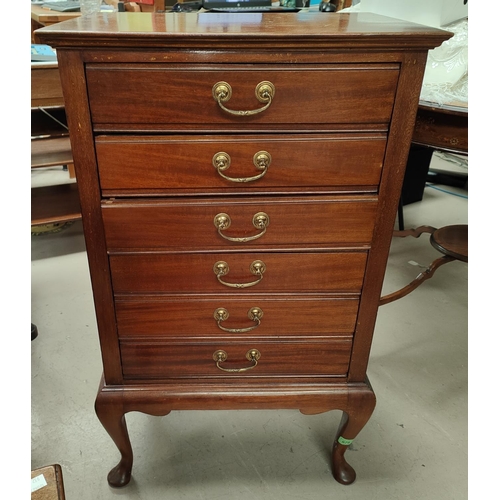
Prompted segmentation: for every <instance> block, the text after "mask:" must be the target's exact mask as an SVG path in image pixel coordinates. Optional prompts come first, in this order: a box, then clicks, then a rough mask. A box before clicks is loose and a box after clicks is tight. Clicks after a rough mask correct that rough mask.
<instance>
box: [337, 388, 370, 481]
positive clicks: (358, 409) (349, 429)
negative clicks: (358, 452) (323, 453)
mask: <svg viewBox="0 0 500 500" xmlns="http://www.w3.org/2000/svg"><path fill="white" fill-rule="evenodd" d="M370 394H371V395H370ZM374 409H375V394H374V393H373V392H371V393H368V394H367V393H365V394H363V396H362V397H361V398H359V399H358V400H357V401H356V400H355V401H352V400H351V401H350V407H349V409H346V410H344V412H343V414H342V420H341V421H340V425H339V429H338V431H337V435H336V437H335V441H334V443H333V450H332V472H333V477H334V478H335V479H336V480H337V481H338V482H339V483H341V484H346V485H347V484H352V483H353V482H354V480H355V479H356V472H355V470H354V469H353V468H352V467H351V466H350V465H349V464H348V463H347V461H346V459H345V458H344V454H345V452H346V450H347V448H348V447H349V445H350V444H351V442H352V441H353V440H354V438H355V437H356V436H357V435H358V434H359V432H361V430H362V429H363V427H364V426H365V425H366V423H367V422H368V420H369V419H370V417H371V414H372V413H373V410H374Z"/></svg>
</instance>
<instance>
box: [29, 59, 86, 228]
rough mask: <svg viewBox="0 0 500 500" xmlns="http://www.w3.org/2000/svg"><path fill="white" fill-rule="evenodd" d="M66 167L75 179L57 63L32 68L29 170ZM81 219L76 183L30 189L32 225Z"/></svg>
mask: <svg viewBox="0 0 500 500" xmlns="http://www.w3.org/2000/svg"><path fill="white" fill-rule="evenodd" d="M53 166H61V167H63V166H66V167H67V168H68V175H69V177H70V178H74V177H75V172H74V168H73V153H72V150H71V143H70V138H69V132H68V128H67V124H66V112H65V109H64V98H63V93H62V88H61V79H60V77H59V69H58V66H57V63H44V64H36V65H32V67H31V168H32V169H33V168H44V167H53ZM79 219H81V209H80V201H79V197H78V188H77V186H76V184H59V185H53V186H41V187H34V188H32V189H31V225H32V226H38V225H43V224H58V223H64V222H70V221H74V220H79Z"/></svg>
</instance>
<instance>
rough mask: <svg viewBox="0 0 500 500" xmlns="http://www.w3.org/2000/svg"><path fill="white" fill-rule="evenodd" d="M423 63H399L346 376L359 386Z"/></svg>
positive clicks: (410, 57) (412, 58)
mask: <svg viewBox="0 0 500 500" xmlns="http://www.w3.org/2000/svg"><path fill="white" fill-rule="evenodd" d="M426 59H427V52H415V53H407V54H404V55H403V59H402V64H401V73H400V78H399V83H398V90H397V92H396V100H395V103H394V110H393V118H392V122H391V126H390V130H389V137H388V141H387V151H386V156H385V161H384V167H383V169H382V178H381V182H380V191H379V207H378V213H377V216H376V219H375V228H374V232H373V243H372V248H371V250H370V252H369V254H368V261H367V267H366V279H365V284H364V287H363V293H362V296H361V303H360V309H359V316H358V322H357V328H356V331H355V334H354V343H353V350H352V358H351V365H350V367H351V368H350V371H349V375H348V379H349V381H350V382H362V381H363V380H364V379H365V376H366V369H367V366H368V357H369V355H370V348H371V343H372V337H373V331H374V328H375V322H376V318H377V311H378V307H379V300H380V294H381V291H382V284H383V281H384V275H385V269H386V265H387V258H388V256H389V250H390V246H391V239H392V233H393V231H394V222H395V219H396V213H397V208H398V203H399V198H400V195H401V187H402V184H403V178H404V173H405V170H406V161H407V158H408V152H409V149H410V144H411V138H412V135H413V129H414V126H415V118H416V114H417V108H418V102H419V97H420V88H421V83H422V79H423V76H424V70H425V62H426Z"/></svg>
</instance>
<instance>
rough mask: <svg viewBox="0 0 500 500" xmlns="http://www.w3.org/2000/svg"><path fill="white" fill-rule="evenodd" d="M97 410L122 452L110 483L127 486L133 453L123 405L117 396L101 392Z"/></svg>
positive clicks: (110, 476)
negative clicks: (108, 395)
mask: <svg viewBox="0 0 500 500" xmlns="http://www.w3.org/2000/svg"><path fill="white" fill-rule="evenodd" d="M95 411H96V414H97V417H98V418H99V421H100V422H101V424H102V425H103V427H104V428H105V429H106V432H107V433H108V434H109V436H110V437H111V439H112V440H113V441H114V443H115V444H116V446H117V448H118V450H119V451H120V453H121V460H120V461H119V462H118V464H117V465H116V466H115V467H113V469H111V470H110V471H109V474H108V483H109V485H110V486H113V487H121V486H125V485H126V484H128V483H129V481H130V475H131V472H132V462H133V454H132V446H131V444H130V439H129V435H128V430H127V423H126V421H125V414H124V411H123V406H122V404H121V403H120V402H119V401H118V400H117V398H116V397H113V396H111V397H107V396H106V394H104V393H102V392H99V394H98V395H97V398H96V401H95Z"/></svg>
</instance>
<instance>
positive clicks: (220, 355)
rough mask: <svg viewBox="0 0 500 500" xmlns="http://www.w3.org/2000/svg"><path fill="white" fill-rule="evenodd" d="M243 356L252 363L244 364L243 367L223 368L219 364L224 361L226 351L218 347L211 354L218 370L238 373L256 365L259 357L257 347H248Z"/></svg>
mask: <svg viewBox="0 0 500 500" xmlns="http://www.w3.org/2000/svg"><path fill="white" fill-rule="evenodd" d="M245 357H246V358H247V359H248V361H251V362H252V364H251V365H250V366H245V367H243V368H224V367H222V366H221V365H220V364H221V363H224V361H226V360H227V352H226V351H223V350H222V349H219V350H218V351H215V352H214V353H213V355H212V358H213V360H214V361H215V364H216V366H217V368H218V369H219V370H222V371H223V372H230V373H240V372H246V371H247V370H252V369H253V368H255V367H256V366H257V361H258V360H259V359H260V352H259V351H258V350H257V349H250V350H248V351H247V353H246V355H245Z"/></svg>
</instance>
